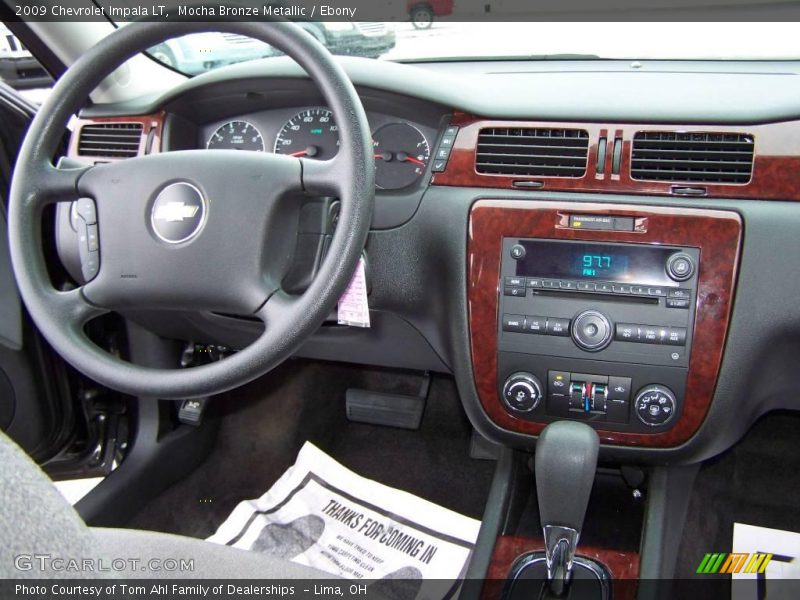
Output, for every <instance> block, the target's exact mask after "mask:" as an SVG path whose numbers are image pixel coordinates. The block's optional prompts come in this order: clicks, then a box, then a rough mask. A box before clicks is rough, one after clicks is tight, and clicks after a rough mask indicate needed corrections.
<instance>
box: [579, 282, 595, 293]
mask: <svg viewBox="0 0 800 600" xmlns="http://www.w3.org/2000/svg"><path fill="white" fill-rule="evenodd" d="M578 289H579V290H580V291H582V292H594V291H595V290H596V289H597V285H596V284H594V283H592V282H589V281H579V282H578Z"/></svg>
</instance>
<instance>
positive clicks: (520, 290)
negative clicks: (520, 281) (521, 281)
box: [503, 285, 525, 298]
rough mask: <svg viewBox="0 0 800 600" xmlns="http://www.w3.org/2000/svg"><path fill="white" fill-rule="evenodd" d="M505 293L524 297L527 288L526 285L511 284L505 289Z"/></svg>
mask: <svg viewBox="0 0 800 600" xmlns="http://www.w3.org/2000/svg"><path fill="white" fill-rule="evenodd" d="M503 294H504V295H505V296H517V297H519V298H522V297H524V296H525V288H524V287H511V286H508V285H507V286H506V287H505V288H504V289H503Z"/></svg>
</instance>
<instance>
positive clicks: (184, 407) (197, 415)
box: [178, 398, 208, 427]
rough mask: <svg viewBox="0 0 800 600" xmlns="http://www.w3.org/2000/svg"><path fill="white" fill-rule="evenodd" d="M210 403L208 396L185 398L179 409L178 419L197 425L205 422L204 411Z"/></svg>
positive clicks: (187, 423)
mask: <svg viewBox="0 0 800 600" xmlns="http://www.w3.org/2000/svg"><path fill="white" fill-rule="evenodd" d="M206 404H208V398H195V399H193V400H184V401H183V402H181V407H180V409H179V410H178V420H179V421H180V422H181V423H185V424H186V425H193V426H194V427H197V426H198V425H200V423H202V422H203V413H204V412H205V409H206Z"/></svg>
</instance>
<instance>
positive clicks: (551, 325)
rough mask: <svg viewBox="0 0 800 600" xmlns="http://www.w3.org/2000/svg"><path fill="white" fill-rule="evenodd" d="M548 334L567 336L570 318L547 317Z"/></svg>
mask: <svg viewBox="0 0 800 600" xmlns="http://www.w3.org/2000/svg"><path fill="white" fill-rule="evenodd" d="M547 335H556V336H560V337H567V336H568V335H569V319H557V318H555V317H547Z"/></svg>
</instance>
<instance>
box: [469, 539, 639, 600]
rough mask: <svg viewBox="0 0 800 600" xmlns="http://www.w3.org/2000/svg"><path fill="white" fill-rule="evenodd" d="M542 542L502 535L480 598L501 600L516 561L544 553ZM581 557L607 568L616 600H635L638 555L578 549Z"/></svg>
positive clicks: (497, 543)
mask: <svg viewBox="0 0 800 600" xmlns="http://www.w3.org/2000/svg"><path fill="white" fill-rule="evenodd" d="M542 551H544V544H543V543H542V539H541V538H528V537H520V536H511V535H501V536H499V537H498V538H497V542H495V546H494V551H493V552H492V560H491V563H490V564H489V570H488V572H487V573H486V584H485V585H484V588H483V593H482V594H481V596H482V597H483V598H484V599H485V600H489V599H492V600H494V599H496V598H500V595H501V592H502V589H503V586H504V585H505V583H506V579H507V578H508V574H509V572H510V571H511V566H512V565H513V564H514V561H516V560H517V558H519V557H520V556H521V555H523V554H525V553H527V552H542ZM577 554H578V555H579V556H584V557H586V558H591V559H592V560H595V561H597V562H599V563H600V564H602V565H604V566H605V567H606V569H608V571H609V573H610V574H611V579H612V594H613V597H614V600H634V598H635V597H636V587H637V580H638V577H639V555H638V554H637V553H635V552H621V551H618V550H609V549H606V548H596V547H593V546H582V545H580V544H579V545H578V552H577Z"/></svg>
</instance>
